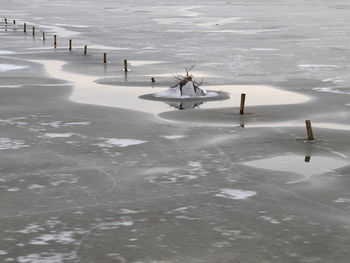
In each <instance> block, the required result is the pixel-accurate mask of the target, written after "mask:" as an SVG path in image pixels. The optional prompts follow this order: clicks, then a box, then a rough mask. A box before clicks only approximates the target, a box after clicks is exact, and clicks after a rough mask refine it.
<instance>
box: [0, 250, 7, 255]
mask: <svg viewBox="0 0 350 263" xmlns="http://www.w3.org/2000/svg"><path fill="white" fill-rule="evenodd" d="M7 254H8V252H7V251H5V250H0V255H7Z"/></svg>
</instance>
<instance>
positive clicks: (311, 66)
mask: <svg viewBox="0 0 350 263" xmlns="http://www.w3.org/2000/svg"><path fill="white" fill-rule="evenodd" d="M298 67H299V68H306V69H312V68H340V67H339V66H336V65H326V64H299V65H298Z"/></svg>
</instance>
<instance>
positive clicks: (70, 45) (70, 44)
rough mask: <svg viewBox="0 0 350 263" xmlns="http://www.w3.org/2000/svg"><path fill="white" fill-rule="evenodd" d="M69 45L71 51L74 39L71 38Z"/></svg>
mask: <svg viewBox="0 0 350 263" xmlns="http://www.w3.org/2000/svg"><path fill="white" fill-rule="evenodd" d="M68 46H69V51H72V39H69V44H68Z"/></svg>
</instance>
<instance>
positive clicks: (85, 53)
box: [84, 45, 87, 56]
mask: <svg viewBox="0 0 350 263" xmlns="http://www.w3.org/2000/svg"><path fill="white" fill-rule="evenodd" d="M86 55H87V45H85V46H84V56H86Z"/></svg>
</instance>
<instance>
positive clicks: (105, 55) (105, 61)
mask: <svg viewBox="0 0 350 263" xmlns="http://www.w3.org/2000/svg"><path fill="white" fill-rule="evenodd" d="M103 63H105V64H106V63H107V53H103Z"/></svg>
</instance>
